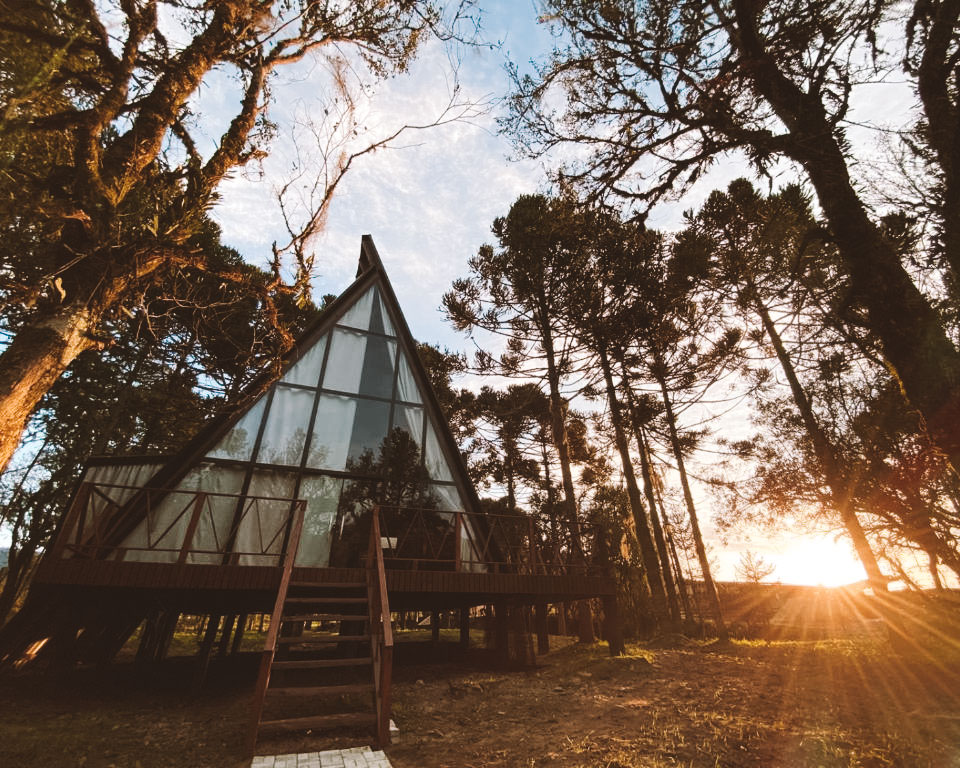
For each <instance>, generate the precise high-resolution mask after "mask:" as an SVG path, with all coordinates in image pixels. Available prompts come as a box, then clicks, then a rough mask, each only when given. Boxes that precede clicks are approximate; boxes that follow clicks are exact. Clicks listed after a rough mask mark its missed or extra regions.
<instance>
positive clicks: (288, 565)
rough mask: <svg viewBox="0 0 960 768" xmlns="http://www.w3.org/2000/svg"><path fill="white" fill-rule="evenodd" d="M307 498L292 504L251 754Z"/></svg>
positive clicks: (260, 680) (258, 691)
mask: <svg viewBox="0 0 960 768" xmlns="http://www.w3.org/2000/svg"><path fill="white" fill-rule="evenodd" d="M305 507H306V502H305V501H298V502H297V503H296V504H294V505H293V514H294V519H293V529H292V530H291V531H290V537H289V538H288V539H287V546H286V549H285V550H284V552H283V557H282V558H281V559H280V566H281V567H282V569H283V571H282V573H281V576H280V586H279V587H278V588H277V599H276V601H275V602H274V604H273V613H271V614H270V629H268V630H267V640H266V642H265V643H264V646H263V652H262V654H261V656H260V673H259V675H258V677H257V688H256V691H255V693H254V694H253V711H252V712H251V718H250V720H251V722H250V735H249V737H248V741H247V747H248V752H249V754H251V755H252V754H253V750H254V749H255V748H256V746H257V732H258V731H259V729H260V716H261V715H262V714H263V700H264V697H265V696H266V694H267V686H269V685H270V667H271V666H272V665H273V656H274V654H275V653H276V650H277V636H278V635H279V634H280V624H281V623H282V616H283V604H284V602H285V601H286V599H287V590H288V589H289V588H290V576H291V574H292V573H293V563H294V561H295V560H296V559H297V549H298V548H299V547H300V534H301V533H302V532H303V515H304V509H305Z"/></svg>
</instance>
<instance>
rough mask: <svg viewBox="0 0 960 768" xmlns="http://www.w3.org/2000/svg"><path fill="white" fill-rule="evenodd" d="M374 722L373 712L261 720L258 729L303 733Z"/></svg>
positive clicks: (374, 715)
mask: <svg viewBox="0 0 960 768" xmlns="http://www.w3.org/2000/svg"><path fill="white" fill-rule="evenodd" d="M376 722H377V716H376V714H375V713H373V712H342V713H340V714H337V715H313V716H311V717H292V718H290V719H288V720H262V721H261V722H260V727H261V728H277V729H282V730H288V731H303V730H307V729H314V728H343V727H344V726H348V725H373V724H374V723H376Z"/></svg>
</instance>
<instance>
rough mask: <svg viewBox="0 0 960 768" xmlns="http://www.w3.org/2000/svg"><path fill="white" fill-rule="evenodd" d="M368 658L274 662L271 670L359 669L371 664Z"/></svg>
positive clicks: (370, 659) (371, 660)
mask: <svg viewBox="0 0 960 768" xmlns="http://www.w3.org/2000/svg"><path fill="white" fill-rule="evenodd" d="M372 663H373V659H372V658H370V657H369V656H358V657H353V658H349V659H311V660H309V661H275V662H273V666H272V668H273V669H321V668H323V667H361V666H364V665H366V664H372Z"/></svg>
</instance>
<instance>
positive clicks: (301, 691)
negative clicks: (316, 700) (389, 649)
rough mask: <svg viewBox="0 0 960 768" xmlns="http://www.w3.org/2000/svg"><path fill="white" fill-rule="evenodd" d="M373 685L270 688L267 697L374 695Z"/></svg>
mask: <svg viewBox="0 0 960 768" xmlns="http://www.w3.org/2000/svg"><path fill="white" fill-rule="evenodd" d="M372 692H373V683H354V684H353V685H319V686H315V685H311V686H305V687H301V688H268V689H267V695H268V696H271V695H276V696H339V695H341V694H345V693H372Z"/></svg>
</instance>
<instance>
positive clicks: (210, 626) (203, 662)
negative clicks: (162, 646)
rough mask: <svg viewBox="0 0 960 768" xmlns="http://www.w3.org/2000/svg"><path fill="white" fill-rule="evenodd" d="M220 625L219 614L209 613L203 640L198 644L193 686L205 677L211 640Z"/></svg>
mask: <svg viewBox="0 0 960 768" xmlns="http://www.w3.org/2000/svg"><path fill="white" fill-rule="evenodd" d="M219 627H220V614H219V613H212V614H210V619H209V620H208V621H207V632H206V634H205V635H204V636H203V642H202V643H201V644H200V653H199V661H200V664H199V667H198V669H197V681H196V683H195V687H196V688H197V689H199V688H200V687H201V686H202V685H203V681H204V680H206V678H207V668H208V667H209V666H210V653H211V651H213V641H214V640H216V639H217V629H218V628H219Z"/></svg>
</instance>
